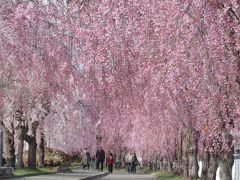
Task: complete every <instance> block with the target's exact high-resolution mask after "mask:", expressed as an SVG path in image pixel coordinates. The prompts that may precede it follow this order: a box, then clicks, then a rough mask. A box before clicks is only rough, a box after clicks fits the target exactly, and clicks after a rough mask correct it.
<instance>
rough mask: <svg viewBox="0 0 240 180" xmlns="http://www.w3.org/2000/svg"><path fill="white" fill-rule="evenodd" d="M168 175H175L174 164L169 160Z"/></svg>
mask: <svg viewBox="0 0 240 180" xmlns="http://www.w3.org/2000/svg"><path fill="white" fill-rule="evenodd" d="M167 172H168V173H173V163H172V161H171V160H170V159H169V158H168V170H167Z"/></svg>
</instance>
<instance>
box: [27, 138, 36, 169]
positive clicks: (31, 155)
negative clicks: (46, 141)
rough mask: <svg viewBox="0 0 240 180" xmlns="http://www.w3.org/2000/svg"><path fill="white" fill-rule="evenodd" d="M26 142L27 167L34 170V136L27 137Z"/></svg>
mask: <svg viewBox="0 0 240 180" xmlns="http://www.w3.org/2000/svg"><path fill="white" fill-rule="evenodd" d="M27 138H28V140H27V142H28V145H29V149H28V167H30V168H32V169H35V168H36V150H37V141H36V137H35V136H28V135H27Z"/></svg>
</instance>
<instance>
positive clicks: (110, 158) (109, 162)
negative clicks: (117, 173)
mask: <svg viewBox="0 0 240 180" xmlns="http://www.w3.org/2000/svg"><path fill="white" fill-rule="evenodd" d="M113 163H114V158H113V155H112V153H110V154H109V156H108V157H107V165H108V172H109V173H112V172H113Z"/></svg>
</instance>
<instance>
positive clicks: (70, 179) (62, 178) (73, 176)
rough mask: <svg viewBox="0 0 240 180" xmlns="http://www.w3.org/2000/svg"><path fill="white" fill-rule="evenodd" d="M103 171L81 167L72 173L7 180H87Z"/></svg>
mask: <svg viewBox="0 0 240 180" xmlns="http://www.w3.org/2000/svg"><path fill="white" fill-rule="evenodd" d="M104 174H105V173H104V172H97V171H95V170H90V171H83V170H81V169H74V170H72V173H55V174H49V175H38V176H30V177H15V178H9V179H8V180H80V179H82V180H83V179H85V180H87V179H88V178H89V177H91V178H93V177H99V176H103V175H104Z"/></svg>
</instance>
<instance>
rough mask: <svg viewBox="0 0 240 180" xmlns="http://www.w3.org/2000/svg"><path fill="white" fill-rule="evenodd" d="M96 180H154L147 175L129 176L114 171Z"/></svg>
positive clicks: (123, 172) (124, 172) (154, 179)
mask: <svg viewBox="0 0 240 180" xmlns="http://www.w3.org/2000/svg"><path fill="white" fill-rule="evenodd" d="M97 180H156V178H155V177H153V176H152V175H149V174H129V173H127V172H126V171H114V170H113V173H112V174H109V175H108V176H104V177H102V178H97Z"/></svg>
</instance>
